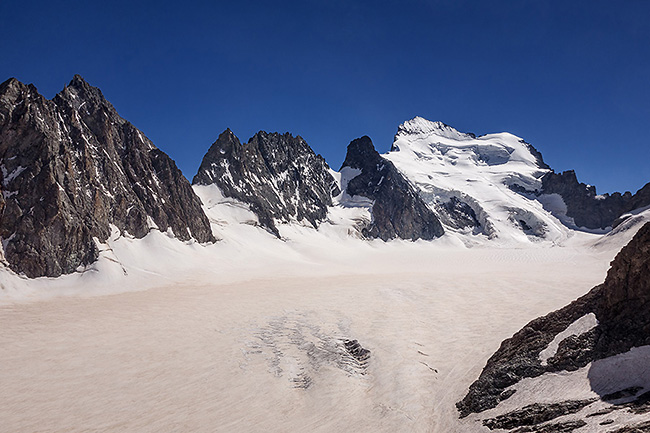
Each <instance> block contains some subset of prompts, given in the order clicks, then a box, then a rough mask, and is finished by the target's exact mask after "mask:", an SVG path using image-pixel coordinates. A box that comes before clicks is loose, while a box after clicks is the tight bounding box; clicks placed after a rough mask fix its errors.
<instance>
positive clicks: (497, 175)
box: [385, 117, 568, 241]
mask: <svg viewBox="0 0 650 433" xmlns="http://www.w3.org/2000/svg"><path fill="white" fill-rule="evenodd" d="M385 158H386V159H388V160H389V161H391V162H393V164H395V166H396V167H397V169H398V170H399V171H400V172H401V173H402V174H403V175H404V177H405V178H406V179H408V180H409V182H410V183H411V184H412V185H413V187H414V188H416V190H417V191H418V192H419V195H420V197H421V198H422V199H423V200H424V201H425V202H426V203H427V204H428V205H429V206H430V208H431V209H433V210H434V211H435V212H436V213H437V215H438V216H439V217H440V220H441V221H442V223H443V225H444V226H445V227H446V228H447V229H448V230H450V231H454V232H460V233H465V234H475V235H483V236H485V237H487V238H490V239H502V240H518V241H527V240H532V241H535V240H551V241H561V240H563V239H566V237H567V236H568V230H567V229H566V228H565V227H564V226H562V224H560V222H559V221H558V220H557V219H556V218H554V217H552V216H551V215H550V214H549V212H547V211H545V210H544V208H543V206H542V205H541V203H540V202H539V201H537V200H536V199H535V192H536V191H539V190H540V189H541V187H542V182H541V178H542V177H543V176H544V175H545V174H546V173H547V172H548V171H549V168H548V166H547V165H546V164H545V163H544V161H543V160H542V157H541V155H540V153H539V152H538V151H537V150H535V149H534V148H533V147H532V146H531V145H529V144H528V143H526V142H524V141H523V140H522V139H520V138H518V137H516V136H514V135H512V134H508V133H501V134H489V135H484V136H481V137H476V136H474V135H473V134H465V133H461V132H459V131H457V130H455V129H454V128H452V127H450V126H448V125H445V124H443V123H441V122H431V121H428V120H426V119H423V118H421V117H416V118H414V119H412V120H410V121H408V122H405V123H403V124H402V125H400V127H399V128H398V130H397V134H396V135H395V140H394V142H393V146H392V149H391V151H390V152H389V153H388V154H386V155H385Z"/></svg>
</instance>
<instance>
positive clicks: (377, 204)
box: [341, 136, 444, 240]
mask: <svg viewBox="0 0 650 433" xmlns="http://www.w3.org/2000/svg"><path fill="white" fill-rule="evenodd" d="M345 167H349V168H352V169H357V170H360V173H359V174H358V175H357V176H355V177H353V178H352V179H350V181H349V182H348V184H347V187H346V192H347V193H348V194H349V195H351V196H355V195H360V196H363V197H367V198H369V199H371V200H373V205H372V210H371V212H372V221H371V222H370V223H369V224H368V226H367V227H365V228H363V229H362V233H363V235H364V236H367V237H369V238H380V239H383V240H389V239H394V238H401V239H413V240H415V239H427V240H428V239H434V238H436V237H439V236H442V234H443V233H444V230H443V228H442V224H441V223H440V221H439V219H438V217H437V216H436V215H435V214H434V213H433V211H431V209H429V207H428V206H427V205H426V204H425V203H424V201H423V200H422V199H421V198H420V196H419V195H418V193H417V192H416V191H415V190H414V189H413V187H411V185H410V184H409V182H408V181H407V180H406V179H405V178H404V176H403V175H402V174H401V173H400V172H399V171H398V170H397V168H395V166H394V165H393V163H392V162H390V161H388V160H387V159H385V158H382V157H381V155H379V153H378V152H377V151H376V150H375V147H374V146H373V144H372V141H371V140H370V138H369V137H367V136H364V137H361V138H357V139H356V140H353V141H352V142H351V143H350V145H349V146H348V151H347V155H346V157H345V161H344V162H343V165H342V167H341V169H343V168H345Z"/></svg>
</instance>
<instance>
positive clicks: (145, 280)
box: [0, 187, 634, 432]
mask: <svg viewBox="0 0 650 433" xmlns="http://www.w3.org/2000/svg"><path fill="white" fill-rule="evenodd" d="M203 188H204V189H203V190H201V188H199V189H197V193H199V195H200V196H201V197H202V199H203V201H204V203H205V206H206V211H207V213H208V215H209V217H210V219H211V221H212V224H213V229H214V232H215V233H216V234H217V235H218V236H219V237H220V238H221V239H222V240H221V241H219V242H218V243H216V244H214V245H200V244H197V243H182V242H179V241H178V240H176V239H174V238H173V237H170V236H169V235H168V234H166V233H161V232H159V231H158V230H155V229H152V231H151V232H150V234H149V235H148V236H147V237H145V238H144V239H142V240H135V239H131V238H129V237H125V236H120V235H119V233H117V232H115V233H114V236H113V237H112V238H111V240H110V241H109V242H108V243H107V244H106V245H103V246H102V249H103V252H102V255H101V258H100V260H99V261H98V262H97V263H96V264H94V265H92V266H91V267H89V268H88V269H86V270H85V271H84V272H80V273H77V274H74V275H69V276H65V277H62V278H57V279H48V278H40V279H36V280H26V279H22V278H20V277H17V276H15V275H12V274H10V273H8V272H7V271H5V270H3V272H2V275H1V277H2V280H1V283H2V291H1V292H0V293H1V294H2V298H1V306H0V327H2V329H3V332H2V334H1V335H0V364H1V365H2V369H0V384H1V386H0V419H2V430H4V431H12V432H32V431H39V432H55V431H56V432H63V431H65V432H74V431H79V432H81V431H98V432H99V431H138V432H160V431H206V432H214V431H219V432H232V431H238V432H286V431H318V432H331V431H337V430H342V429H347V430H353V431H363V432H366V431H367V432H378V431H381V432H395V431H404V432H473V431H476V432H480V431H487V429H486V428H485V427H483V426H482V425H481V424H480V423H478V422H476V421H475V420H473V418H472V417H468V418H466V419H464V420H458V417H457V412H456V409H455V406H454V404H455V403H456V402H457V401H458V400H460V399H461V398H462V397H463V396H464V394H465V392H466V390H467V387H468V386H469V384H470V383H471V382H472V381H473V380H475V379H476V377H477V376H478V374H479V373H480V371H481V369H482V368H483V366H484V365H485V362H486V360H487V358H488V357H489V356H490V355H491V354H492V353H493V352H494V351H495V350H496V349H497V348H498V346H499V344H500V343H501V341H502V340H503V339H505V338H507V337H510V336H511V335H512V334H513V333H514V332H515V331H517V330H519V329H520V328H521V327H522V326H523V325H525V324H526V323H527V322H528V321H530V320H532V319H533V318H535V317H538V316H540V315H543V314H546V313H548V312H549V311H551V310H554V309H557V308H560V307H562V306H564V305H565V304H567V303H568V302H570V301H571V300H573V299H575V298H576V297H578V296H580V295H582V294H584V293H586V292H587V291H588V290H589V289H590V288H591V287H593V286H594V285H596V284H598V283H600V282H602V281H603V279H604V277H605V274H606V271H607V268H608V264H609V262H610V260H611V259H612V258H613V257H614V255H615V254H616V252H617V251H618V249H619V248H620V247H621V246H622V245H623V244H624V243H625V242H626V241H627V240H628V239H629V238H631V236H632V235H633V232H634V230H633V229H630V230H627V231H623V232H622V233H619V234H618V236H617V237H611V238H610V239H609V240H608V241H607V242H602V241H603V236H600V235H594V234H585V233H579V232H575V233H574V234H573V236H571V237H569V238H568V239H567V240H565V241H564V242H563V243H562V244H557V243H550V242H549V243H531V242H527V243H516V242H512V243H511V244H510V245H503V243H501V244H499V246H497V247H495V246H490V245H492V244H490V243H489V241H487V240H486V241H485V242H484V243H483V244H480V243H475V245H474V246H473V247H472V248H468V247H467V246H466V244H465V243H464V242H463V241H462V239H460V237H459V236H457V235H456V234H453V233H451V234H448V235H445V236H444V237H443V238H441V239H438V240H436V241H433V242H421V241H418V242H408V241H392V242H388V243H384V242H382V241H372V242H369V241H362V240H359V239H355V238H352V237H350V236H349V235H348V231H347V230H348V229H349V228H345V227H342V226H341V224H340V223H339V222H338V221H337V222H336V224H334V223H332V224H329V223H326V224H324V225H323V226H322V227H321V228H320V230H319V231H316V230H313V229H310V228H307V227H303V226H300V225H297V224H292V225H285V226H282V227H281V232H282V235H283V237H284V239H283V240H279V239H277V238H274V237H273V236H271V235H270V234H269V233H267V232H266V231H264V230H262V229H260V228H259V227H256V226H255V225H253V224H254V221H255V216H254V214H252V213H250V210H248V209H247V208H246V206H245V205H243V204H241V203H237V202H234V201H232V200H229V199H227V198H224V197H223V196H220V194H219V192H218V190H216V191H215V190H214V189H213V190H211V189H210V187H203ZM341 212H343V211H341ZM333 214H334V215H337V213H336V212H333ZM98 295H101V296H98ZM351 340H357V341H358V343H359V344H360V345H361V347H363V348H364V349H367V350H369V351H370V354H369V357H368V359H367V360H366V361H363V360H359V359H356V358H355V357H354V356H352V355H351V353H350V352H349V351H347V350H346V342H350V341H351ZM583 382H584V381H583ZM581 383H582V382H581ZM585 392H590V391H588V390H587V391H585ZM582 394H584V392H583V391H580V395H582Z"/></svg>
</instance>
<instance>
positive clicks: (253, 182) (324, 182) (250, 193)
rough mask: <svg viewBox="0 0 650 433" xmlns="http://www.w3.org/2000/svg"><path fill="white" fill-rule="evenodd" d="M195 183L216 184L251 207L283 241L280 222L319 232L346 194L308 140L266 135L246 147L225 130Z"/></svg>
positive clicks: (261, 221) (281, 135)
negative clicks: (339, 197)
mask: <svg viewBox="0 0 650 433" xmlns="http://www.w3.org/2000/svg"><path fill="white" fill-rule="evenodd" d="M192 183H193V184H197V185H212V184H214V185H216V186H218V187H219V189H220V190H221V191H222V193H223V194H224V195H225V196H226V197H232V198H235V199H237V200H240V201H242V202H245V203H247V204H249V205H250V207H251V210H252V211H253V212H255V213H256V214H257V216H258V218H259V220H260V224H262V225H263V226H264V227H266V228H268V229H269V230H271V231H272V232H273V233H274V234H276V235H278V236H279V233H278V230H277V227H276V225H275V221H276V220H278V221H282V222H289V221H292V220H297V221H301V220H306V221H308V222H309V223H310V224H311V225H312V226H314V227H317V226H318V225H319V223H320V222H321V221H322V220H324V219H325V218H326V216H327V207H328V206H330V205H331V204H332V196H333V195H338V194H339V192H340V191H339V189H338V186H337V184H336V181H335V180H334V178H333V177H332V175H331V173H330V169H329V166H328V165H327V163H326V162H325V160H324V159H323V157H322V156H320V155H316V154H315V153H314V151H313V150H312V149H311V147H309V145H308V144H307V143H306V142H305V140H303V139H302V137H300V136H297V137H294V136H293V135H291V134H289V133H286V134H278V133H276V132H274V133H267V132H264V131H260V132H258V133H257V134H255V135H254V136H253V138H251V139H250V140H249V141H248V143H246V144H244V145H242V144H241V143H240V142H239V139H237V137H236V136H235V134H233V133H232V131H230V129H227V130H226V131H224V132H223V133H222V134H221V135H219V138H218V139H217V141H215V142H214V144H213V145H212V146H211V147H210V149H209V150H208V152H207V153H206V154H205V156H204V157H203V161H202V162H201V166H200V167H199V171H198V173H197V174H196V176H194V179H193V181H192Z"/></svg>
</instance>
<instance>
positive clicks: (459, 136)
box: [396, 116, 475, 140]
mask: <svg viewBox="0 0 650 433" xmlns="http://www.w3.org/2000/svg"><path fill="white" fill-rule="evenodd" d="M414 135H418V136H422V137H423V138H424V137H429V136H432V135H435V136H438V137H444V138H451V139H454V140H471V139H472V138H475V136H474V134H468V133H464V132H460V131H458V130H456V129H454V128H452V127H451V126H449V125H447V124H445V123H442V122H439V121H435V122H433V121H431V120H427V119H425V118H423V117H420V116H416V117H414V118H413V119H411V120H407V121H406V122H404V123H402V124H401V125H400V126H399V127H398V128H397V135H396V137H399V136H414Z"/></svg>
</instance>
